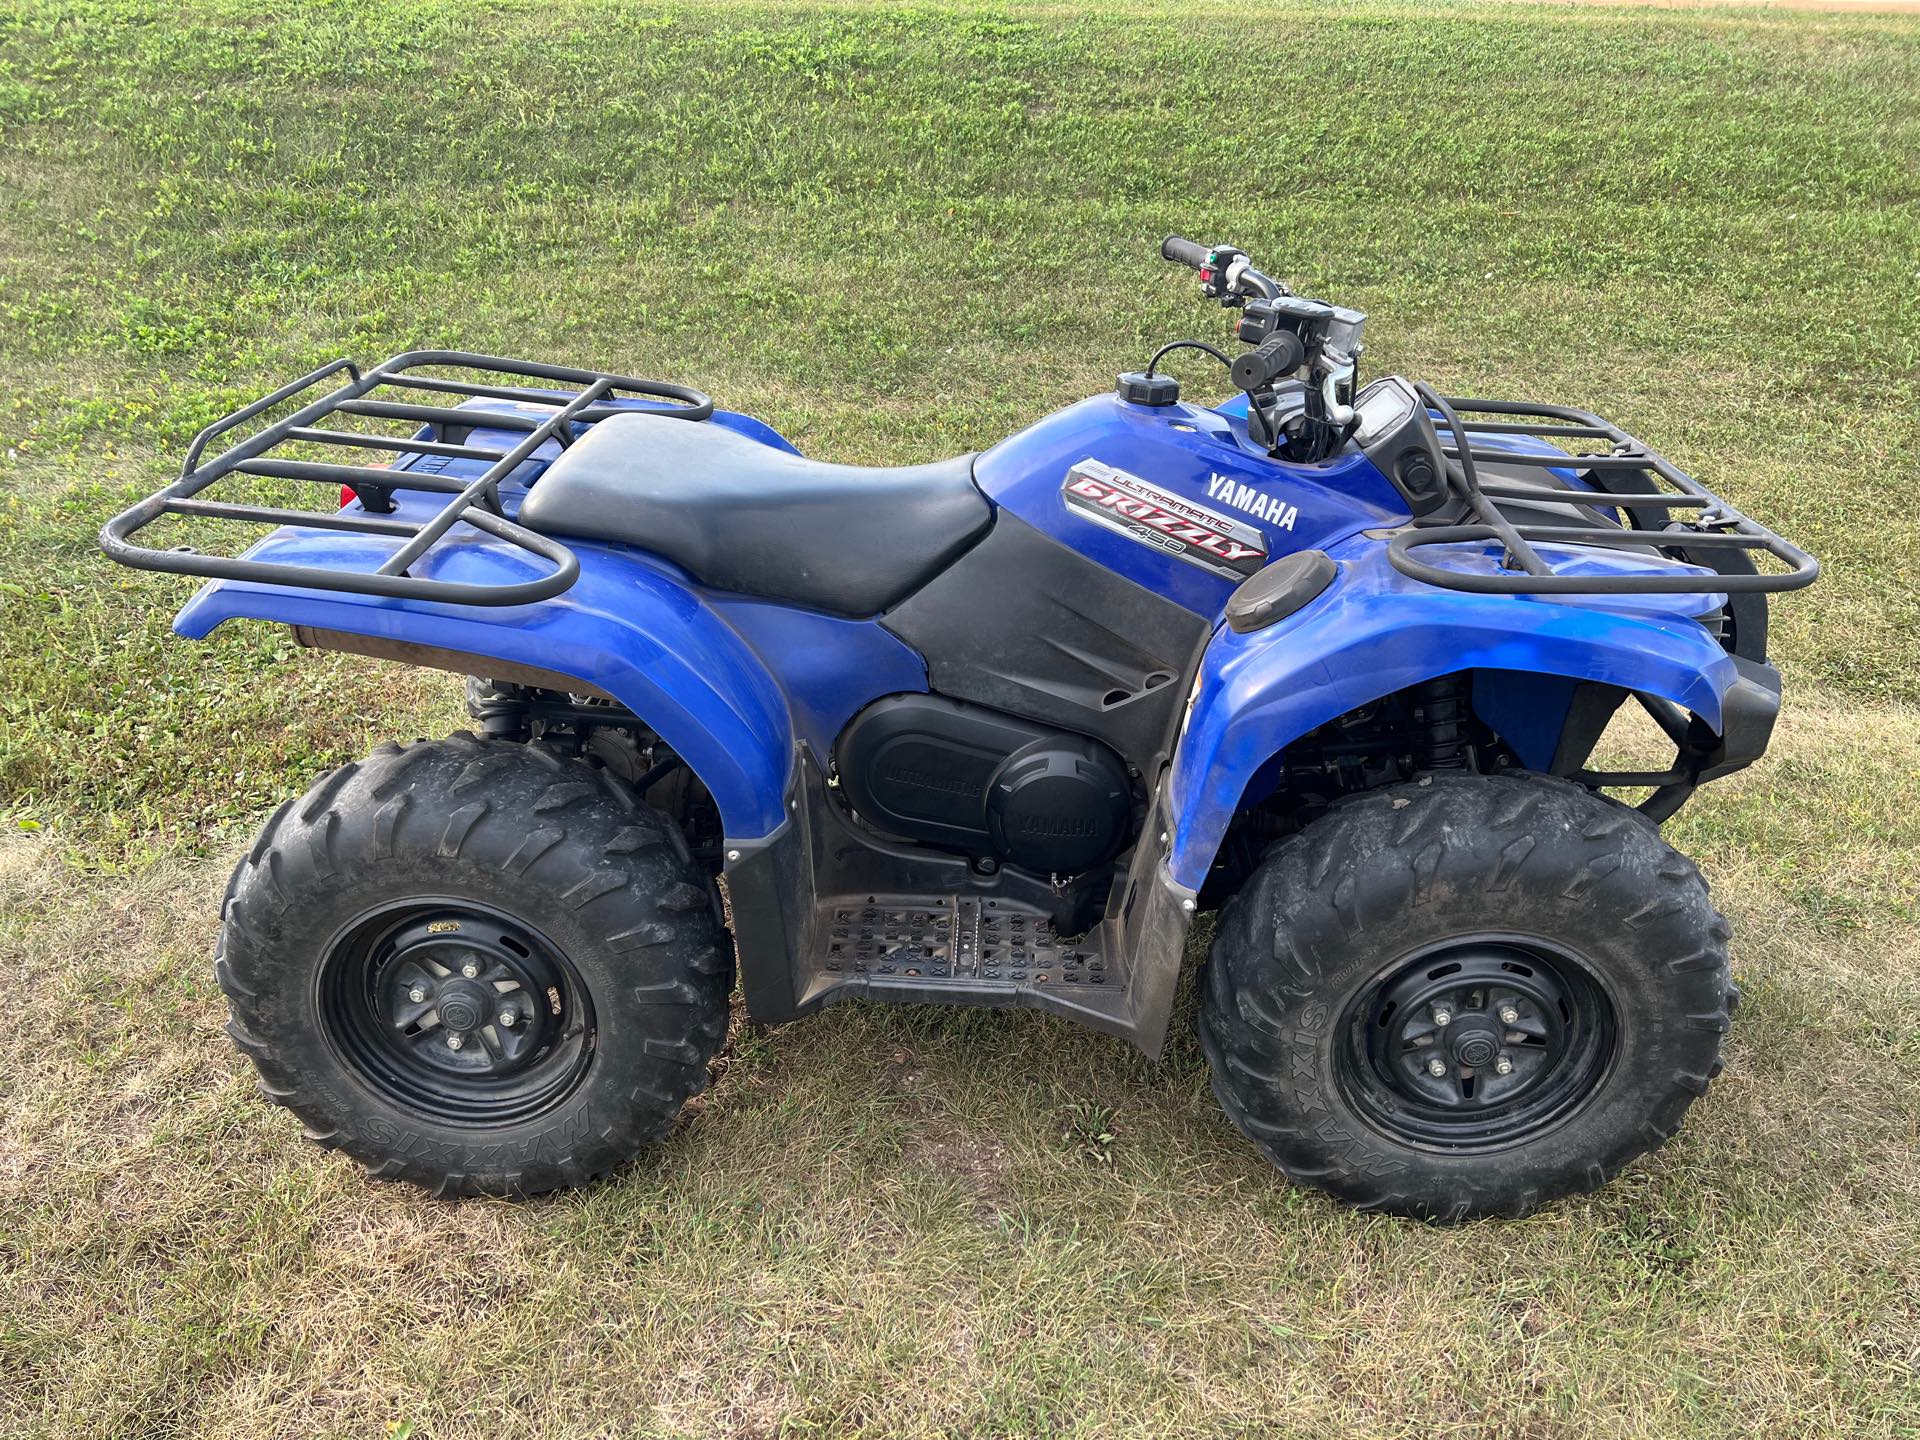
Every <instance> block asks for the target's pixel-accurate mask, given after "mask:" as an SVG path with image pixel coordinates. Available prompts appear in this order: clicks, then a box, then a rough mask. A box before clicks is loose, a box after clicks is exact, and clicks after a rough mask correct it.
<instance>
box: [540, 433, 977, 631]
mask: <svg viewBox="0 0 1920 1440" xmlns="http://www.w3.org/2000/svg"><path fill="white" fill-rule="evenodd" d="M519 519H520V523H521V524H522V525H525V526H527V527H528V528H529V529H531V530H536V531H540V532H542V533H544V534H548V535H577V536H583V537H585V538H588V539H592V540H612V541H617V542H619V543H621V544H625V545H633V546H635V547H637V548H639V549H642V550H647V551H650V552H651V553H653V554H655V555H659V556H662V557H664V558H665V559H668V560H671V561H673V562H674V563H675V564H676V565H679V566H680V567H681V568H682V569H684V570H686V571H688V572H689V573H691V574H692V575H693V577H694V578H695V579H697V580H699V581H700V582H701V583H703V584H706V585H711V586H712V587H714V588H715V589H716V590H734V591H739V592H741V593H743V594H748V595H762V596H766V597H768V598H769V599H774V600H786V601H790V602H792V603H793V604H796V605H807V606H811V607H813V608H815V609H819V610H828V611H832V612H833V613H835V614H839V615H873V614H877V613H878V612H880V611H882V610H884V609H886V608H887V607H888V606H890V605H892V604H893V603H894V602H896V601H898V600H901V599H903V598H905V597H906V596H907V595H909V594H911V593H912V592H913V591H915V590H917V589H919V588H920V587H921V586H922V585H924V584H925V583H926V582H927V581H929V580H931V579H932V578H933V577H934V576H935V575H937V574H938V573H939V572H940V571H941V569H942V568H944V567H945V566H946V564H947V562H948V561H950V560H952V559H953V558H954V557H955V556H957V555H958V554H960V553H961V552H962V551H963V550H965V549H967V548H968V547H969V546H970V545H972V543H973V542H974V541H975V540H977V539H978V538H979V537H980V536H981V535H982V534H984V533H985V532H986V530H987V528H988V526H989V525H990V524H991V523H992V520H993V510H992V507H991V506H989V505H988V504H987V501H986V498H985V497H984V496H982V495H981V493H980V491H979V490H978V489H977V488H976V487H975V486H974V483H973V457H972V456H971V455H962V456H960V457H958V458H957V459H953V460H941V461H938V462H936V463H934V464H932V465H905V466H899V467H894V468H870V467H866V466H860V465H827V464H823V463H821V462H820V461H817V460H807V459H803V458H802V457H801V456H798V455H795V454H792V453H791V452H789V451H786V450H779V449H775V448H774V447H773V446H771V445H763V444H761V443H760V442H759V441H757V440H751V439H749V438H747V437H746V436H745V435H742V434H741V433H740V432H739V431H737V430H731V429H729V428H727V427H726V426H724V425H716V424H712V423H710V422H701V421H687V420H679V419H674V418H672V417H670V416H665V415H653V414H647V413H645V412H643V411H634V412H631V413H628V414H624V415H614V416H610V417H609V418H607V419H605V420H602V421H601V422H600V423H599V424H597V425H595V426H594V427H593V428H592V429H591V430H589V431H588V432H587V433H586V434H585V435H583V436H581V437H580V439H578V440H576V441H574V443H573V444H572V445H571V446H569V447H568V448H567V450H566V451H565V452H564V453H562V454H561V455H560V457H559V458H558V459H556V460H555V461H554V462H553V463H552V464H551V465H549V466H548V467H547V469H546V472H545V473H544V474H542V475H541V476H540V478H539V479H538V480H536V481H535V482H534V485H533V488H532V489H531V490H530V491H529V492H528V494H527V498H526V500H525V502H524V503H522V505H521V506H520V516H519Z"/></svg>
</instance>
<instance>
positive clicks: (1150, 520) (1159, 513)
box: [1060, 458, 1267, 580]
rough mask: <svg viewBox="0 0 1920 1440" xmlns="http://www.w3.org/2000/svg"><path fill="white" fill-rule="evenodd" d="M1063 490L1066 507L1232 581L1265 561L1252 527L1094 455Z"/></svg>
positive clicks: (1070, 474)
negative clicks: (1161, 487)
mask: <svg viewBox="0 0 1920 1440" xmlns="http://www.w3.org/2000/svg"><path fill="white" fill-rule="evenodd" d="M1060 494H1061V496H1062V497H1063V498H1064V499H1065V500H1066V502H1067V508H1068V509H1070V510H1073V511H1075V512H1077V513H1079V514H1081V515H1084V516H1086V517H1087V519H1089V520H1092V521H1093V522H1094V523H1096V524H1099V525H1105V526H1106V527H1107V528H1108V529H1110V530H1118V531H1119V532H1120V533H1121V534H1122V535H1125V536H1126V537H1127V538H1128V539H1130V540H1138V541H1139V542H1140V543H1141V544H1143V545H1151V546H1153V547H1154V549H1156V550H1164V551H1166V552H1167V553H1168V554H1169V555H1174V556H1178V557H1179V558H1180V559H1182V560H1186V561H1190V562H1191V563H1193V564H1195V565H1199V566H1201V567H1203V568H1205V569H1208V570H1211V571H1213V572H1214V574H1216V575H1224V576H1226V577H1227V578H1228V579H1229V580H1242V579H1245V578H1246V577H1247V576H1249V575H1251V574H1253V572H1254V571H1256V570H1258V569H1259V568H1260V567H1261V566H1263V565H1265V564H1266V563H1267V545H1266V541H1265V540H1263V539H1262V538H1261V536H1260V532H1259V531H1258V530H1256V529H1254V528H1253V527H1252V526H1251V525H1245V524H1242V523H1241V522H1240V521H1238V520H1234V519H1230V518H1229V517H1227V516H1225V515H1222V514H1221V513H1220V512H1219V511H1217V510H1209V509H1208V508H1207V507H1206V506H1204V505H1196V504H1194V503H1193V501H1191V500H1186V499H1183V498H1181V497H1180V496H1178V495H1171V494H1168V493H1167V492H1166V491H1165V490H1162V489H1160V488H1159V487H1158V486H1157V485H1150V484H1148V483H1147V482H1146V481H1145V480H1142V479H1141V478H1140V477H1139V476H1138V475H1130V474H1128V473H1127V472H1126V471H1125V470H1116V469H1114V468H1113V466H1111V465H1103V464H1102V463H1101V462H1100V461H1098V460H1094V459H1091V458H1089V459H1086V460H1082V461H1081V462H1080V463H1079V464H1078V465H1075V466H1074V467H1073V468H1072V469H1071V470H1069V471H1067V478H1066V481H1065V483H1063V484H1062V485H1061V487H1060Z"/></svg>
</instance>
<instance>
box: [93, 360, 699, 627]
mask: <svg viewBox="0 0 1920 1440" xmlns="http://www.w3.org/2000/svg"><path fill="white" fill-rule="evenodd" d="M422 367H436V368H449V369H460V370H467V371H480V372H485V373H487V374H491V375H497V376H502V377H508V378H511V379H516V380H525V381H532V382H538V388H541V389H554V388H561V387H564V388H562V389H561V393H559V394H556V395H551V396H549V395H545V394H529V393H527V392H526V391H525V390H516V389H512V388H509V387H508V386H505V385H498V384H489V383H484V382H480V381H475V380H456V379H449V378H446V377H444V376H439V375H422V374H418V373H415V372H416V371H418V370H419V369H420V368H422ZM336 376H345V380H344V382H343V383H341V384H340V385H338V386H337V387H336V388H334V389H331V390H329V391H327V392H326V393H325V394H323V395H321V396H320V397H319V398H317V399H313V400H310V401H309V402H308V403H306V404H305V405H302V406H301V407H300V408H299V409H298V410H296V411H295V412H294V413H293V414H291V415H288V416H286V417H285V418H283V419H281V420H277V421H275V422H273V423H272V424H270V425H268V426H267V427H266V428H264V429H262V430H261V431H259V432H258V433H257V434H254V435H251V436H249V437H248V438H246V439H244V440H241V441H238V442H237V443H235V444H233V445H231V446H229V447H228V448H227V449H225V450H223V451H221V452H220V453H219V454H218V455H216V456H214V457H213V458H212V459H210V460H203V458H202V457H203V456H204V455H205V453H206V450H207V447H208V445H209V444H210V443H211V442H212V441H214V440H215V439H217V438H218V437H219V436H221V435H224V434H226V433H227V432H228V431H231V430H233V429H235V428H236V427H238V426H241V425H244V424H245V423H246V422H247V421H249V420H254V419H257V418H259V417H260V416H261V415H263V414H265V413H266V412H267V411H269V410H271V409H273V408H275V407H276V406H279V405H284V404H286V403H288V402H291V401H294V400H296V399H298V398H300V397H302V396H304V395H306V394H307V393H308V392H310V391H312V390H313V389H314V388H315V387H316V386H319V385H320V384H321V383H322V382H324V381H326V380H329V379H332V378H334V377H336ZM382 387H394V388H402V389H412V390H421V391H427V392H430V393H434V394H443V395H449V396H456V397H460V398H462V399H465V400H511V401H516V402H528V401H531V402H533V403H536V404H539V405H541V406H544V407H547V408H548V410H549V412H550V413H548V414H545V415H530V414H527V413H525V412H523V411H518V410H512V411H506V410H501V411H496V410H489V409H478V408H476V409H465V408H459V407H455V406H440V405H415V404H407V403H403V402H398V401H391V400H380V399H372V398H369V396H370V395H371V393H372V392H373V391H375V390H378V389H381V388H382ZM622 393H624V394H628V395H637V396H646V397H649V398H655V399H661V400H667V401H671V402H672V404H671V405H670V406H668V407H666V408H664V409H661V410H658V411H655V412H653V413H657V414H665V415H672V416H677V417H679V418H682V419H688V420H704V419H706V418H707V417H708V416H710V415H711V414H712V413H713V401H712V400H710V399H708V398H707V396H705V395H704V394H702V393H701V392H700V391H698V390H695V389H692V388H691V387H689V386H684V385H674V384H670V383H668V382H665V381H660V380H641V379H636V378H634V377H632V376H625V375H613V374H608V373H606V372H604V371H598V370H581V369H576V368H574V367H571V366H565V365H547V364H542V363H539V362H536V361H530V360H509V359H506V358H503V357H501V356H497V355H481V354H476V353H473V352H470V351H464V350H415V351H409V352H407V353H406V354H402V355H396V356H394V357H393V358H392V359H390V360H385V361H382V362H381V363H380V364H379V365H376V366H374V367H373V368H372V369H371V370H367V371H362V370H361V369H360V368H359V367H358V366H356V365H354V364H353V362H352V361H350V360H345V359H341V360H335V361H332V362H331V363H329V364H326V365H323V366H321V367H320V368H319V369H317V370H314V371H312V372H311V373H309V374H307V375H304V376H302V377H301V378H300V379H298V380H295V381H292V382H290V383H289V384H286V385H282V386H281V387H280V388H279V389H277V390H275V391H273V392H271V393H270V394H267V395H263V396H261V397H260V399H258V400H255V401H254V402H253V403H251V404H249V405H244V406H242V407H241V408H240V409H238V410H235V411H234V412H233V413H232V414H230V415H225V416H222V417H221V418H220V419H219V420H216V421H215V422H214V423H213V424H211V425H209V426H207V427H206V429H204V430H202V431H201V432H200V433H199V434H198V435H196V436H195V437H194V438H193V442H192V443H191V444H190V445H189V446H188V447H187V454H186V458H185V460H184V462H183V463H182V465H181V469H180V478H179V479H178V480H176V481H174V482H173V483H172V484H171V485H168V486H167V487H166V488H165V489H162V490H159V491H156V492H155V493H154V494H152V495H149V496H147V497H146V498H145V499H144V500H141V501H140V502H139V503H138V504H136V505H133V506H131V507H130V508H128V509H127V510H125V511H123V512H122V513H121V514H119V515H116V516H115V517H114V518H113V519H112V520H110V521H108V522H107V524H106V526H105V527H104V528H103V529H102V530H101V532H100V545H101V548H102V549H103V550H105V551H106V553H107V554H108V555H109V556H110V557H111V558H112V559H114V560H117V561H119V562H120V563H122V564H124V565H131V566H133V567H135V568H136V569H142V570H160V571H166V572H169V573H173V574H180V575H200V576H206V577H208V578H212V579H230V580H250V581H255V582H258V583H262V584H270V585H286V586H293V587H299V588H305V589H316V590H333V591H344V592H348V593H356V594H367V595H382V596H391V597H395V598H400V599H417V600H438V601H443V602H446V603H451V604H460V605H518V604H525V603H527V602H530V601H534V600H543V599H546V598H548V597H549V596H553V595H557V594H559V593H560V592H562V591H563V590H565V589H567V587H568V586H570V585H572V584H573V582H574V581H575V579H577V578H578V576H579V573H580V563H579V560H578V559H577V558H576V557H575V556H574V554H573V552H572V551H571V550H569V549H567V548H566V546H564V545H562V544H560V543H559V542H558V541H555V540H551V539H549V538H547V537H546V536H544V535H539V534H535V533H534V532H533V531H531V530H527V529H525V528H524V527H522V526H520V525H516V524H515V523H513V522H512V521H510V520H508V519H507V518H506V517H505V516H504V515H503V514H501V513H500V499H499V489H500V485H501V483H502V482H504V481H506V480H508V479H510V478H512V476H513V474H514V472H515V471H516V470H518V469H519V467H520V466H521V465H522V464H524V463H525V462H526V461H527V460H528V459H530V458H531V457H532V456H533V455H534V453H535V452H536V451H538V450H539V449H540V447H541V446H542V445H544V444H546V443H547V441H549V440H557V441H558V442H559V443H560V444H562V445H568V444H571V443H572V441H573V439H574V427H575V426H576V425H580V424H587V423H591V422H593V421H596V420H601V419H604V418H606V417H607V416H609V415H613V414H617V413H619V411H620V407H619V406H616V405H611V404H609V403H607V402H608V401H610V400H612V399H613V398H615V397H616V396H617V395H619V394H622ZM329 415H356V416H362V417H367V418H373V419H388V420H410V421H413V422H415V423H416V424H418V425H422V426H427V427H432V429H433V430H434V431H435V432H436V433H435V434H434V435H424V434H421V435H413V436H406V437H402V436H388V435H368V434H362V433H359V432H355V431H346V430H333V429H327V428H324V427H322V426H320V425H319V424H318V423H317V422H319V421H322V420H324V419H325V418H326V417H327V416H329ZM476 429H494V430H511V431H519V432H524V434H523V438H522V439H521V440H520V441H519V442H518V443H517V444H515V445H514V446H512V447H511V448H510V449H507V450H497V449H492V448H490V447H486V446H478V445H470V444H465V443H460V442H457V441H455V440H454V439H452V438H450V436H451V432H454V431H461V432H465V433H466V434H471V433H472V431H474V430H476ZM284 442H293V443H300V444H310V445H321V446H337V447H340V448H343V449H349V450H379V451H387V452H391V453H394V454H399V455H433V456H442V457H445V458H449V459H456V460H475V461H481V462H484V463H485V464H486V466H487V468H486V470H485V472H484V473H482V474H481V475H480V476H478V477H477V478H475V479H473V480H471V481H463V480H461V479H458V478H448V477H446V476H443V475H439V474H435V473H432V472H425V471H422V472H414V471H409V470H391V469H385V468H381V467H377V466H371V465H344V464H337V463H334V462H331V461H320V460H292V459H281V458H277V457H272V456H270V455H269V454H268V452H270V451H271V450H273V449H274V447H275V446H277V445H280V444H282V443H284ZM233 474H241V475H252V476H259V477H264V478H273V479H284V480H298V481H306V482H312V483H316V484H324V485H336V484H337V485H345V486H349V487H352V488H355V489H358V490H364V491H375V490H378V491H381V492H388V491H393V490H415V491H423V492H426V493H428V494H435V495H445V496H447V497H449V498H448V499H447V502H446V503H445V504H444V505H442V506H441V507H440V508H439V509H438V510H437V511H435V512H434V514H433V515H432V516H430V517H429V518H428V519H426V520H425V521H423V522H419V523H413V522H408V521H401V520H389V519H382V518H380V517H379V516H376V515H371V514H347V513H345V512H344V511H332V512H319V511H305V510H288V509H283V508H276V507H272V506H263V505H244V504H235V503H228V502H223V501H216V500H200V499H195V498H194V497H195V496H197V495H199V493H200V492H201V491H203V490H205V489H206V488H207V487H208V486H210V485H212V484H214V483H215V482H216V481H218V480H220V479H222V478H223V477H225V476H228V475H233ZM166 515H176V516H181V517H184V518H190V519H200V520H237V521H243V522H248V523H254V524H262V525H275V526H283V525H284V526H300V527H306V528H309V529H317V530H333V531H345V532H349V533H354V534H362V535H377V536H381V537H383V538H392V539H399V540H401V541H402V542H403V543H402V544H401V545H400V547H399V548H398V549H397V550H395V551H394V552H393V554H391V555H390V556H388V557H387V559H386V560H385V561H384V562H382V564H381V565H380V567H379V568H378V569H377V570H374V571H348V570H337V569H332V568H328V567H325V566H318V565H291V564H282V563H278V562H274V561H262V560H252V559H247V558H245V557H236V558H229V557H226V556H221V555H203V554H200V553H198V552H197V551H193V550H191V549H178V550H155V549H152V548H149V547H146V546H142V545H137V544H134V543H133V542H132V540H131V537H132V536H133V535H134V534H135V533H137V532H138V531H140V530H141V529H143V528H145V527H146V526H148V525H150V524H152V523H153V522H154V521H156V520H159V519H160V518H162V517H163V516H166ZM462 523H464V524H467V525H471V526H473V527H474V528H476V529H478V530H480V531H481V532H483V533H484V534H487V535H490V536H492V537H494V538H496V539H499V540H503V541H506V542H507V543H508V544H510V545H513V546H515V547H517V548H518V549H521V550H524V551H526V552H527V553H529V554H530V555H532V556H534V557H535V558H537V559H538V560H540V561H543V562H544V563H545V564H546V565H547V566H548V567H550V568H549V572H548V573H547V574H545V575H541V576H538V577H536V578H535V579H532V580H527V581H522V582H518V583H513V584H497V585H474V584H463V583H458V582H453V581H442V580H430V579H421V578H418V577H416V576H412V575H409V574H408V573H407V572H408V570H409V569H410V568H411V567H412V566H413V565H414V564H415V563H416V562H417V561H418V560H419V559H420V557H421V556H422V555H424V554H425V553H426V552H427V551H428V550H429V549H430V548H432V546H433V545H434V544H435V543H437V542H438V541H439V540H441V539H442V538H444V537H445V535H446V534H447V532H448V531H449V530H451V529H452V528H453V527H454V526H455V525H457V524H462Z"/></svg>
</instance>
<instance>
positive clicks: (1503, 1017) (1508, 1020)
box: [1500, 1005, 1520, 1025]
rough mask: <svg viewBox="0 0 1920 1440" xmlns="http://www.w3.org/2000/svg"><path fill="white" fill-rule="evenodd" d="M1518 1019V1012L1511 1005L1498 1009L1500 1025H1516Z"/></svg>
mask: <svg viewBox="0 0 1920 1440" xmlns="http://www.w3.org/2000/svg"><path fill="white" fill-rule="evenodd" d="M1519 1019H1520V1011H1519V1009H1518V1008H1517V1007H1515V1006H1512V1005H1502V1006H1501V1007H1500V1023H1501V1024H1502V1025H1513V1024H1517V1023H1518V1022H1519Z"/></svg>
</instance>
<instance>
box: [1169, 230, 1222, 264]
mask: <svg viewBox="0 0 1920 1440" xmlns="http://www.w3.org/2000/svg"><path fill="white" fill-rule="evenodd" d="M1160 258H1161V259H1162V260H1171V261H1173V262H1174V263H1175V264H1176V265H1185V266H1187V267H1188V268H1189V269H1192V270H1204V269H1205V268H1206V266H1207V261H1209V260H1210V259H1212V258H1213V251H1212V249H1211V248H1209V247H1208V246H1205V245H1196V244H1195V243H1194V242H1193V241H1191V240H1189V239H1187V238H1186V237H1185V236H1182V235H1169V236H1167V238H1166V239H1164V240H1162V241H1161V242H1160Z"/></svg>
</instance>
